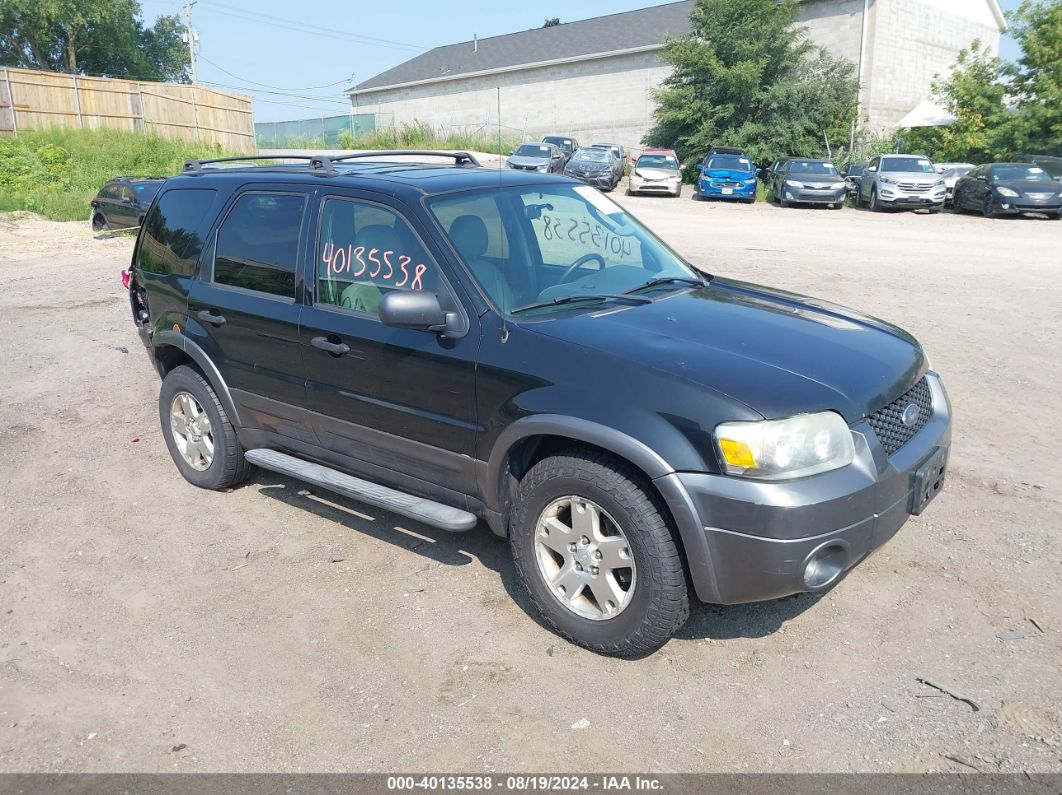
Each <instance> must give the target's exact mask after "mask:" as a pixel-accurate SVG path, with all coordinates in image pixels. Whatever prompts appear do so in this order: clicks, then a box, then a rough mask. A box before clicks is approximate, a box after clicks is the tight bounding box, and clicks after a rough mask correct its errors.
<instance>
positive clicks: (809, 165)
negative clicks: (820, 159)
mask: <svg viewBox="0 0 1062 795" xmlns="http://www.w3.org/2000/svg"><path fill="white" fill-rule="evenodd" d="M789 173H790V174H799V175H801V176H812V177H838V176H840V174H838V173H837V169H836V168H834V165H833V163H817V162H815V161H809V160H794V161H792V162H791V163H790V164H789Z"/></svg>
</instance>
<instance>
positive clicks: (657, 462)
mask: <svg viewBox="0 0 1062 795" xmlns="http://www.w3.org/2000/svg"><path fill="white" fill-rule="evenodd" d="M531 436H562V437H566V438H568V439H571V440H572V441H573V442H586V443H587V444H592V445H594V446H595V447H600V448H602V449H604V450H608V451H609V452H610V453H615V454H616V455H618V456H619V457H620V458H623V459H625V460H627V461H629V462H631V463H632V464H634V465H635V466H636V467H638V468H639V469H641V470H642V471H643V472H644V473H645V474H646V475H647V476H648V477H649V479H650V480H655V479H656V478H659V477H663V476H664V475H669V474H671V473H672V472H674V471H675V468H674V467H672V466H671V465H670V464H668V462H667V461H665V460H664V459H663V457H662V456H661V455H660V454H659V453H657V452H656V451H655V450H653V449H652V448H651V447H649V446H648V445H646V444H645V443H644V442H640V441H638V440H637V439H635V438H633V437H631V436H628V435H627V434H625V433H622V432H621V431H617V430H616V429H615V428H610V427H608V426H607V425H601V424H600V423H596V422H591V421H589V420H582V419H578V418H576V417H566V416H564V415H563V414H535V415H534V416H530V417H524V418H523V419H519V420H517V421H516V422H514V423H513V424H512V425H510V426H509V427H508V428H506V429H505V430H504V431H502V433H501V435H500V436H498V438H497V440H496V441H495V442H494V448H493V449H492V450H491V454H490V458H489V460H488V461H487V471H486V483H485V484H484V486H485V488H484V491H483V493H484V495H485V496H486V497H487V499H488V500H490V501H492V502H493V501H494V500H497V499H498V498H499V497H500V495H501V493H502V492H501V486H502V481H503V479H504V478H505V470H506V467H505V464H506V461H507V460H508V458H509V453H510V451H512V449H513V448H514V447H515V446H516V445H517V444H518V443H519V442H521V441H523V440H524V439H527V438H528V437H531ZM498 507H499V508H500V507H503V506H498Z"/></svg>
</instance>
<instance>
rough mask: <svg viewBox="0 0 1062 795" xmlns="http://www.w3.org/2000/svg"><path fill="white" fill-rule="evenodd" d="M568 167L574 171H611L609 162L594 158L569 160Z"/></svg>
mask: <svg viewBox="0 0 1062 795" xmlns="http://www.w3.org/2000/svg"><path fill="white" fill-rule="evenodd" d="M568 168H571V169H574V170H575V171H611V170H612V164H611V163H599V162H598V161H596V160H570V161H568Z"/></svg>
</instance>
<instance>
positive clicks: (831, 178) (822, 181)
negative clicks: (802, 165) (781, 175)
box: [786, 174, 844, 185]
mask: <svg viewBox="0 0 1062 795" xmlns="http://www.w3.org/2000/svg"><path fill="white" fill-rule="evenodd" d="M786 179H791V180H793V182H799V183H801V184H802V185H837V184H839V183H841V182H844V177H842V176H841V175H840V174H802V175H796V174H789V175H788V176H786Z"/></svg>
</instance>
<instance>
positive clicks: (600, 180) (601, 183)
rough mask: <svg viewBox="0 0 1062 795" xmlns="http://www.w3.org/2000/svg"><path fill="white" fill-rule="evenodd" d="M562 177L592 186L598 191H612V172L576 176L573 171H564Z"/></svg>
mask: <svg viewBox="0 0 1062 795" xmlns="http://www.w3.org/2000/svg"><path fill="white" fill-rule="evenodd" d="M564 176H566V177H571V178H572V179H577V180H579V181H580V182H582V183H585V184H587V185H593V186H594V187H595V188H598V189H599V190H611V189H612V172H611V171H604V172H594V173H591V174H578V173H576V172H574V171H565V172H564Z"/></svg>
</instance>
